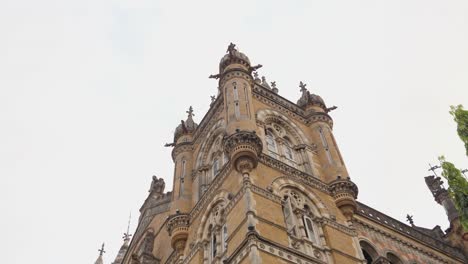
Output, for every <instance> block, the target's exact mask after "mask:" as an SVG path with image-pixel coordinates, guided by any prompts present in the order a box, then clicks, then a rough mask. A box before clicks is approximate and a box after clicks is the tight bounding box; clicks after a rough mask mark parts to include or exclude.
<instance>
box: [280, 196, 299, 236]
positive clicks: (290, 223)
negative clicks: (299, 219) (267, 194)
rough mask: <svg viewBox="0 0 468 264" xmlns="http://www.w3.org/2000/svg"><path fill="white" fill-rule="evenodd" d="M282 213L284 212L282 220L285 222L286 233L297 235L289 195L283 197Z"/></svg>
mask: <svg viewBox="0 0 468 264" xmlns="http://www.w3.org/2000/svg"><path fill="white" fill-rule="evenodd" d="M283 213H284V221H285V222H286V228H287V230H288V233H289V234H291V235H293V236H297V232H296V221H295V217H294V213H293V208H292V205H291V199H290V198H289V196H285V197H284V203H283Z"/></svg>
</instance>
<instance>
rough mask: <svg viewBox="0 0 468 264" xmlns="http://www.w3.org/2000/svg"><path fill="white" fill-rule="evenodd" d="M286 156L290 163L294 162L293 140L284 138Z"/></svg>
mask: <svg viewBox="0 0 468 264" xmlns="http://www.w3.org/2000/svg"><path fill="white" fill-rule="evenodd" d="M283 139H284V156H285V157H286V159H288V160H290V161H294V151H293V149H292V147H291V146H292V143H291V140H289V138H288V137H284V138H283Z"/></svg>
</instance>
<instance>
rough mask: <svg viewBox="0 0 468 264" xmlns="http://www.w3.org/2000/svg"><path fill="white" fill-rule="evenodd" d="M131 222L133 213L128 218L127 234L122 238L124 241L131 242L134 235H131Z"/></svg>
mask: <svg viewBox="0 0 468 264" xmlns="http://www.w3.org/2000/svg"><path fill="white" fill-rule="evenodd" d="M131 220H132V212H130V216H129V217H128V225H127V232H125V233H124V235H123V237H122V238H123V240H124V241H128V240H130V237H131V236H132V234H130V221H131Z"/></svg>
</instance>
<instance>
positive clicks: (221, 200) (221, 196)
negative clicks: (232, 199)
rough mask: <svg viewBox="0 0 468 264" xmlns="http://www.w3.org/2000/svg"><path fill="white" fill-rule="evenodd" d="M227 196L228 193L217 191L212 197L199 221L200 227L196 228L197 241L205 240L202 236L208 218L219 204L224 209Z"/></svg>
mask: <svg viewBox="0 0 468 264" xmlns="http://www.w3.org/2000/svg"><path fill="white" fill-rule="evenodd" d="M228 195H229V192H227V191H226V190H219V191H218V192H217V194H216V195H215V196H214V197H213V199H212V200H211V202H210V203H209V204H208V205H207V206H206V210H204V214H203V215H202V217H201V220H200V226H199V227H198V230H197V239H198V240H203V239H204V238H205V237H204V235H206V233H205V232H204V231H205V229H206V225H207V223H208V220H209V216H210V214H211V211H212V209H213V208H214V207H215V206H217V205H220V204H223V205H224V207H225V206H226V205H227V203H228V201H229V199H228Z"/></svg>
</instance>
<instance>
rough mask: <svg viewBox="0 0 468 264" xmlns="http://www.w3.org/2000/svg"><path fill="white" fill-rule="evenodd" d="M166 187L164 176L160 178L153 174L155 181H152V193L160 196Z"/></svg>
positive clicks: (150, 190)
mask: <svg viewBox="0 0 468 264" xmlns="http://www.w3.org/2000/svg"><path fill="white" fill-rule="evenodd" d="M164 187H166V183H164V179H163V178H159V179H158V177H156V176H153V181H152V182H151V187H150V189H149V192H150V193H153V194H155V195H157V196H160V195H162V194H163V193H164Z"/></svg>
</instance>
